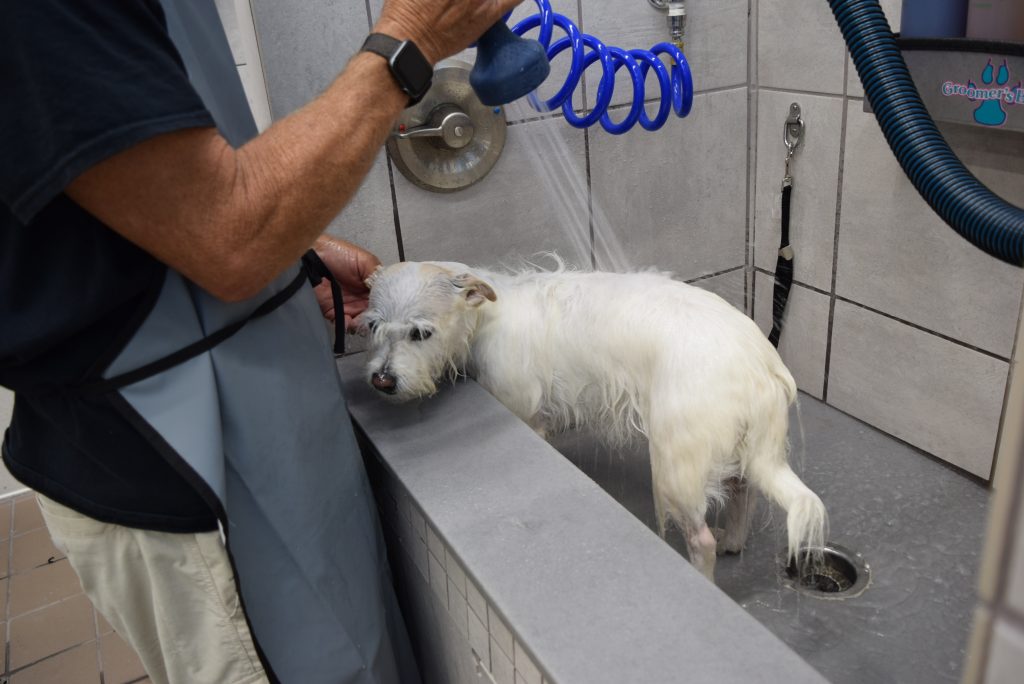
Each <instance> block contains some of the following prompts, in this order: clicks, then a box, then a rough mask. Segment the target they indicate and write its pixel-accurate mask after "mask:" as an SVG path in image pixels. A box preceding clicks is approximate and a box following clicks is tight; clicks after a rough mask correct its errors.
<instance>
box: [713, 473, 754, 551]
mask: <svg viewBox="0 0 1024 684" xmlns="http://www.w3.org/2000/svg"><path fill="white" fill-rule="evenodd" d="M725 486H726V490H727V491H726V496H727V497H728V499H727V500H726V503H725V511H724V516H723V517H724V518H725V520H724V522H723V527H724V529H723V530H722V534H721V536H720V537H719V539H718V553H739V552H740V551H742V550H743V547H744V546H746V544H747V537H748V536H749V534H750V521H751V519H752V518H753V517H754V510H755V509H756V508H757V506H756V505H755V504H756V500H755V499H754V496H755V494H754V491H753V490H752V489H751V488H750V487H748V486H747V481H746V480H744V479H742V478H739V477H733V478H730V479H729V480H728V481H726V483H725Z"/></svg>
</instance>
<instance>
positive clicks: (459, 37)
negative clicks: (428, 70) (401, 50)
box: [373, 0, 523, 64]
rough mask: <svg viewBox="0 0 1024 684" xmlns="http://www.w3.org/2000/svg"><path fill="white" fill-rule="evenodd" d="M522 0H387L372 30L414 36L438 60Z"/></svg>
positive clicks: (401, 37)
mask: <svg viewBox="0 0 1024 684" xmlns="http://www.w3.org/2000/svg"><path fill="white" fill-rule="evenodd" d="M522 1H523V0H385V1H384V9H383V10H382V11H381V14H380V20H379V21H378V22H377V25H376V26H374V27H373V30H374V31H375V32H377V33H385V34H387V35H389V36H391V37H392V38H397V39H399V40H411V41H412V42H414V43H416V46H417V47H418V48H419V49H420V52H422V53H423V56H424V57H426V58H427V60H429V61H430V63H431V64H436V63H437V62H439V61H441V60H442V59H444V58H445V57H451V56H452V55H454V54H455V53H457V52H460V51H461V50H464V49H465V48H467V47H469V44H470V43H472V42H473V41H475V40H476V39H477V38H479V37H480V35H481V34H482V33H483V32H484V31H486V30H487V29H489V28H490V27H491V26H492V25H494V24H495V23H496V22H497V21H498V20H500V19H501V18H502V17H503V16H505V14H506V13H508V12H511V11H512V10H513V9H514V8H515V6H516V5H518V4H519V3H521V2H522Z"/></svg>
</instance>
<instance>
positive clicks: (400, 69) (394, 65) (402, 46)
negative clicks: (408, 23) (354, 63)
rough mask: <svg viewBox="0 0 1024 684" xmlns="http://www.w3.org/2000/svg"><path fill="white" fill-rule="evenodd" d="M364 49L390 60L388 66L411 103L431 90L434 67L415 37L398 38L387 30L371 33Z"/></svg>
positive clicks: (420, 98)
mask: <svg viewBox="0 0 1024 684" xmlns="http://www.w3.org/2000/svg"><path fill="white" fill-rule="evenodd" d="M360 52H372V53H374V54H375V55H380V56H381V57H383V58H384V59H386V60H387V61H388V68H390V69H391V75H392V76H393V77H394V79H395V81H396V82H397V83H398V87H399V88H401V89H402V91H403V92H404V93H405V94H406V95H408V96H409V104H408V105H407V106H412V105H414V104H416V103H417V102H419V101H420V100H422V99H423V96H424V95H426V94H427V91H428V90H430V83H431V80H432V79H433V77H434V68H433V67H432V66H431V65H430V62H428V61H427V58H426V57H424V56H423V53H422V52H420V49H419V48H418V47H416V44H415V43H413V42H412V41H411V40H397V39H395V38H392V37H391V36H386V35H384V34H383V33H371V34H370V35H369V36H367V37H366V41H365V42H364V43H363V47H361V48H360Z"/></svg>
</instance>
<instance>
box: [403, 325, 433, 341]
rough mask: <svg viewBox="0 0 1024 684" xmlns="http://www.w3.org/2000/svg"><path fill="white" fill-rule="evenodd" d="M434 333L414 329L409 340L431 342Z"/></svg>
mask: <svg viewBox="0 0 1024 684" xmlns="http://www.w3.org/2000/svg"><path fill="white" fill-rule="evenodd" d="M433 334H434V333H432V332H430V331H429V330H420V329H419V328H413V329H412V331H411V332H410V333H409V339H410V340H412V341H413V342H422V341H423V340H429V339H430V336H431V335H433Z"/></svg>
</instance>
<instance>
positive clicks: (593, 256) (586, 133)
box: [570, 0, 597, 271]
mask: <svg viewBox="0 0 1024 684" xmlns="http://www.w3.org/2000/svg"><path fill="white" fill-rule="evenodd" d="M576 19H577V20H579V22H580V24H579V28H580V31H583V0H576ZM580 93H581V95H580V96H581V98H582V99H583V109H584V110H586V108H587V79H585V78H582V76H581V78H580ZM570 97H572V96H571V95H570ZM583 160H584V162H585V166H586V173H587V223H588V226H587V227H588V229H589V231H590V268H591V269H593V270H595V271H596V270H597V236H596V235H595V231H594V184H593V182H592V180H591V166H590V164H591V162H590V129H589V128H584V129H583Z"/></svg>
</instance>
